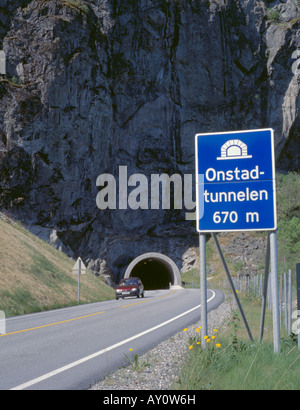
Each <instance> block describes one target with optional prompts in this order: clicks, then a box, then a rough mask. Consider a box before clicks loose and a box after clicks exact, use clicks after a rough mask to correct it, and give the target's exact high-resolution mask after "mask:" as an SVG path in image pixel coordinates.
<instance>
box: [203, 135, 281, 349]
mask: <svg viewBox="0 0 300 410" xmlns="http://www.w3.org/2000/svg"><path fill="white" fill-rule="evenodd" d="M195 149H196V203H197V220H196V223H197V231H198V232H199V234H200V282H201V298H202V305H206V304H207V301H206V300H207V299H206V293H207V290H206V283H205V284H204V280H205V281H206V266H205V264H206V255H205V248H204V242H205V241H204V238H205V236H204V234H205V233H211V234H212V236H213V238H214V242H215V244H216V247H217V250H218V252H219V255H220V258H221V261H222V264H223V267H224V270H225V273H226V275H227V278H228V280H229V282H230V286H231V288H232V291H233V293H234V297H235V299H236V301H237V304H238V307H239V310H240V313H241V315H242V318H243V321H244V323H245V326H246V328H247V331H248V334H249V337H250V339H251V340H253V338H252V334H251V331H250V328H249V326H248V323H247V320H246V317H245V315H244V312H243V309H242V307H241V304H240V301H239V299H238V297H237V295H236V291H235V289H234V284H233V281H232V279H231V276H230V273H229V271H228V267H227V265H226V262H225V259H224V257H223V254H222V251H221V248H220V244H219V242H218V240H217V237H216V235H215V233H217V232H244V231H269V232H270V259H271V279H272V298H273V299H272V304H273V307H274V309H273V331H274V350H275V352H278V350H279V345H280V315H279V290H278V263H277V235H276V229H277V217H276V186H275V158H274V132H273V130H272V129H260V130H249V131H233V132H219V133H208V134H196V136H195ZM268 252H269V251H268ZM268 263H269V262H268ZM265 276H266V278H265V279H266V280H268V274H267V275H265ZM266 283H267V282H266ZM264 296H265V294H264ZM202 309H203V311H202V314H201V316H202V317H201V320H202V321H203V324H204V330H203V332H204V331H205V332H206V331H207V330H206V327H207V317H206V315H207V307H206V306H202ZM262 316H263V319H264V311H263V312H262Z"/></svg>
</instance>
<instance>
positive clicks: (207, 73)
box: [0, 0, 300, 277]
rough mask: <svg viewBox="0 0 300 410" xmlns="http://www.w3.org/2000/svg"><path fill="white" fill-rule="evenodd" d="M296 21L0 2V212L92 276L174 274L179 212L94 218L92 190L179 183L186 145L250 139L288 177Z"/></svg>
mask: <svg viewBox="0 0 300 410" xmlns="http://www.w3.org/2000/svg"><path fill="white" fill-rule="evenodd" d="M299 13H300V12H299V2H297V1H296V0H287V1H286V2H282V3H280V2H274V3H270V2H266V1H262V0H228V1H215V0H207V1H206V0H180V1H179V0H139V1H131V0H85V1H83V0H16V1H14V2H13V4H12V2H10V1H8V0H2V1H1V4H0V49H3V50H4V51H5V53H6V58H7V67H6V68H7V70H6V71H7V73H6V75H2V76H0V175H1V177H0V205H1V208H2V209H3V210H5V211H6V212H8V213H10V214H12V215H14V216H16V217H18V218H20V219H22V220H23V221H25V222H26V223H27V224H28V225H31V226H34V227H36V226H38V227H41V228H42V230H43V232H46V230H48V232H49V233H52V234H53V232H54V233H55V241H54V242H55V243H57V244H59V246H62V244H64V246H65V249H68V250H69V253H70V254H74V255H81V256H82V257H83V259H84V260H85V262H86V263H87V264H88V265H89V267H90V268H91V269H94V271H95V272H99V271H101V272H102V273H105V274H107V273H112V274H113V276H114V277H118V276H119V275H121V274H122V273H123V272H124V270H125V268H126V266H127V265H128V263H129V262H130V261H131V260H132V259H133V258H134V257H136V256H138V255H139V254H141V253H145V252H148V251H152V252H164V253H166V254H167V255H168V256H170V257H172V258H173V259H174V260H175V262H177V263H178V265H179V267H180V268H181V267H182V256H183V255H184V253H185V252H186V251H187V250H188V249H189V248H190V247H191V246H193V245H195V244H196V246H197V235H195V227H194V223H193V222H191V221H186V220H185V212H184V210H180V209H179V210H178V209H173V210H172V209H171V210H162V209H158V210H153V209H138V210H133V209H123V210H122V209H121V210H120V209H115V210H111V209H106V210H104V211H103V210H100V209H99V208H97V206H96V197H97V194H98V191H99V188H97V186H96V181H97V177H98V176H99V175H100V174H104V173H107V174H111V175H113V176H115V178H116V181H117V182H118V171H119V166H127V168H128V176H130V175H131V174H137V173H138V174H143V175H145V177H146V178H148V179H150V175H151V174H159V173H167V174H168V175H173V174H175V173H178V174H180V175H184V174H193V173H194V135H195V133H197V132H211V131H230V130H237V129H255V128H264V127H273V128H274V130H275V136H276V156H277V161H278V166H279V167H281V168H284V169H286V170H299V167H300V163H299V161H300V158H299V155H300V154H299V152H300V149H299V101H300V100H299V98H298V97H299V81H300V76H299V75H298V74H297V73H298V71H297V65H295V62H296V61H297V58H296V59H295V58H293V57H292V55H293V53H294V52H295V51H297V49H298V48H299V49H300V43H299V42H300V36H299V27H300V14H299ZM293 64H294V65H293ZM292 67H293V68H294V70H293V69H292ZM295 67H296V71H295ZM32 229H37V228H32Z"/></svg>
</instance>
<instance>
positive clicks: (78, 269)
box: [72, 257, 86, 303]
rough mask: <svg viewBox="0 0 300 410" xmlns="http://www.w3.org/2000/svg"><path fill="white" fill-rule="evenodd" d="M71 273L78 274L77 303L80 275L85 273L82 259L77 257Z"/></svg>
mask: <svg viewBox="0 0 300 410" xmlns="http://www.w3.org/2000/svg"><path fill="white" fill-rule="evenodd" d="M72 273H73V274H74V275H77V274H78V303H79V302H80V275H81V274H85V273H86V267H85V265H84V263H83V261H82V259H81V258H80V257H79V258H78V259H77V261H76V263H75V265H74V266H73V269H72Z"/></svg>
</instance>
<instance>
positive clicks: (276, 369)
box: [174, 297, 300, 390]
mask: <svg viewBox="0 0 300 410" xmlns="http://www.w3.org/2000/svg"><path fill="white" fill-rule="evenodd" d="M241 303H242V305H243V308H244V311H245V314H246V317H247V320H248V322H249V325H250V327H251V330H252V333H253V337H254V339H255V342H254V343H252V342H250V340H249V338H248V337H247V332H246V330H245V328H244V325H243V323H242V322H241V319H240V316H239V313H238V312H237V311H233V312H232V317H231V319H230V321H229V322H228V323H225V324H224V327H223V328H221V329H214V331H213V332H212V334H210V335H207V338H206V342H205V346H204V347H203V346H201V343H200V332H198V333H195V337H192V338H190V341H189V345H188V347H187V348H188V355H187V362H186V365H185V366H184V368H183V369H182V372H181V374H180V377H179V382H178V384H177V385H176V386H174V388H175V389H178V390H299V389H300V352H299V350H298V347H297V342H296V340H295V338H294V337H287V336H286V335H285V334H283V335H282V336H283V337H282V340H281V346H280V351H279V353H276V354H275V353H274V347H273V339H272V317H271V312H270V311H268V312H267V316H266V322H265V337H264V341H263V343H261V344H259V343H258V333H259V323H260V310H261V309H260V308H261V306H260V301H259V300H249V299H247V298H246V299H244V298H243V297H241Z"/></svg>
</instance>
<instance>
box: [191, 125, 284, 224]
mask: <svg viewBox="0 0 300 410" xmlns="http://www.w3.org/2000/svg"><path fill="white" fill-rule="evenodd" d="M195 143H196V188H197V190H196V192H197V194H196V195H197V230H198V232H232V231H264V230H275V229H276V224H277V222H276V192H275V161H274V134H273V130H272V129H262V130H250V131H234V132H224V133H210V134H197V135H196V137H195Z"/></svg>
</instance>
